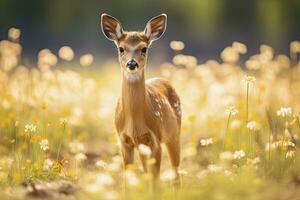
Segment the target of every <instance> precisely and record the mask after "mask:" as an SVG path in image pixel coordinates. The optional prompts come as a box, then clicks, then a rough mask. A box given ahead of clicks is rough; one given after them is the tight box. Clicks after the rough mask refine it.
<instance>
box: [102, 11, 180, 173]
mask: <svg viewBox="0 0 300 200" xmlns="http://www.w3.org/2000/svg"><path fill="white" fill-rule="evenodd" d="M105 17H108V18H107V19H105V18H103V15H102V26H103V32H104V33H105V35H106V36H107V37H108V38H109V39H113V40H114V41H115V43H116V44H117V45H118V47H119V52H120V53H119V61H120V64H121V68H122V89H121V97H120V98H119V100H118V104H117V108H116V113H115V125H116V129H117V132H118V134H119V137H120V140H121V144H122V156H123V160H124V165H125V167H126V166H127V165H128V164H131V163H133V158H134V148H135V147H138V146H139V145H140V144H144V145H146V146H148V147H150V149H151V157H152V158H154V159H155V164H154V165H153V167H152V168H151V170H152V173H153V175H154V177H157V176H158V175H159V171H160V163H161V143H164V144H166V147H167V149H168V152H169V156H170V160H171V164H172V166H173V168H174V169H175V171H176V173H177V169H178V166H179V162H180V139H179V133H180V124H181V109H180V100H179V97H178V95H177V93H176V92H175V90H174V88H173V87H172V86H171V85H170V83H169V82H168V81H167V80H164V79H160V78H152V79H149V80H147V81H145V78H144V67H145V63H146V60H147V54H146V53H147V52H144V49H145V48H148V47H149V46H150V44H151V42H152V40H154V39H157V38H158V37H159V36H160V35H161V34H162V33H163V31H164V28H165V21H162V20H166V18H165V15H161V16H159V17H156V18H153V19H152V20H150V21H149V22H148V24H147V26H146V30H145V31H144V32H123V30H122V28H120V27H121V26H120V24H119V22H118V21H115V20H116V19H114V18H112V17H111V16H107V15H105ZM115 23H116V24H115ZM151 23H152V24H151ZM162 26H164V27H162ZM147 29H148V30H147ZM149 29H150V30H149ZM155 30H156V31H162V32H161V33H160V32H154V31H155ZM147 31H148V32H147ZM149 31H150V32H149ZM151 34H152V35H151ZM153 34H154V35H153ZM110 36H111V37H110ZM151 37H152V38H151ZM154 37H156V38H154ZM125 50H126V51H125ZM146 50H147V49H146ZM128 52H129V53H128ZM140 157H141V160H142V163H143V167H144V169H145V171H147V170H148V169H147V164H146V157H145V156H144V155H142V154H141V153H140Z"/></svg>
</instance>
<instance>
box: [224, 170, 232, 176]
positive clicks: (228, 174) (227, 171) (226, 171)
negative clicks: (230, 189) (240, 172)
mask: <svg viewBox="0 0 300 200" xmlns="http://www.w3.org/2000/svg"><path fill="white" fill-rule="evenodd" d="M231 174H232V172H231V171H229V170H225V171H224V176H230V175H231Z"/></svg>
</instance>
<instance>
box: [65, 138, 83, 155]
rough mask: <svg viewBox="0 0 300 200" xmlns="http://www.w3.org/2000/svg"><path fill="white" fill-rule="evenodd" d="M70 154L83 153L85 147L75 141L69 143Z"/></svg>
mask: <svg viewBox="0 0 300 200" xmlns="http://www.w3.org/2000/svg"><path fill="white" fill-rule="evenodd" d="M69 147H70V151H71V153H74V154H75V153H80V152H84V151H85V147H84V145H83V144H82V143H80V142H78V141H77V140H75V141H72V142H70V144H69Z"/></svg>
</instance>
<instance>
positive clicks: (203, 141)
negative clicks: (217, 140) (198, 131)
mask: <svg viewBox="0 0 300 200" xmlns="http://www.w3.org/2000/svg"><path fill="white" fill-rule="evenodd" d="M212 143H213V139H212V138H207V139H201V140H200V145H201V146H208V145H210V144H212Z"/></svg>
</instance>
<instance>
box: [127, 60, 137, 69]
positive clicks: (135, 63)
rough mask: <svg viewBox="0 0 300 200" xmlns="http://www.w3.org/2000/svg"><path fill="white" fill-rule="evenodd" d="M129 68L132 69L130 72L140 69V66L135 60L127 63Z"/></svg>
mask: <svg viewBox="0 0 300 200" xmlns="http://www.w3.org/2000/svg"><path fill="white" fill-rule="evenodd" d="M127 67H128V68H129V69H130V70H135V69H136V68H138V67H139V64H138V63H137V62H136V61H135V60H133V59H132V60H130V61H129V62H128V63H127Z"/></svg>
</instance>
